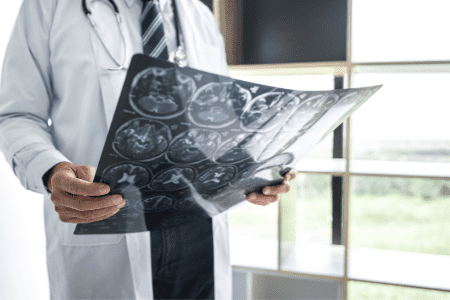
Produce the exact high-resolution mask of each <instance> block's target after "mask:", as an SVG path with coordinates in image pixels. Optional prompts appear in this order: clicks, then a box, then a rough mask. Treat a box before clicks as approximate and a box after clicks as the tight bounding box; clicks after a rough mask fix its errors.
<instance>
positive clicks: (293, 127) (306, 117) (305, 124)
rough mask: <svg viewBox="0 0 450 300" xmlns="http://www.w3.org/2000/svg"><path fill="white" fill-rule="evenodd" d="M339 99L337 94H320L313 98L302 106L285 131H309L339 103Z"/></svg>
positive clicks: (294, 114) (287, 124) (290, 119)
mask: <svg viewBox="0 0 450 300" xmlns="http://www.w3.org/2000/svg"><path fill="white" fill-rule="evenodd" d="M338 99H339V96H338V95H336V94H330V95H323V94H319V95H314V96H312V97H311V98H309V99H307V100H306V101H304V102H303V103H301V104H300V106H299V107H298V108H297V109H296V111H295V112H294V113H293V114H292V116H291V117H290V118H289V120H288V121H287V123H286V125H285V126H284V127H283V130H287V131H299V130H301V129H308V128H309V127H311V126H312V125H313V124H314V123H315V122H317V120H319V119H320V117H321V116H323V114H325V113H326V112H327V111H328V109H329V108H330V107H331V106H332V105H333V104H334V103H335V102H337V101H338Z"/></svg>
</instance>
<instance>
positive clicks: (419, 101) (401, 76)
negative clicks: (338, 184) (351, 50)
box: [351, 73, 450, 162]
mask: <svg viewBox="0 0 450 300" xmlns="http://www.w3.org/2000/svg"><path fill="white" fill-rule="evenodd" d="M449 81H450V74H449V73H394V74H392V73H390V74H389V73H375V74H374V73H362V74H355V75H354V77H353V87H362V86H369V85H376V84H384V86H383V87H382V88H381V90H380V91H378V93H377V94H376V95H374V96H373V97H372V98H371V99H369V101H367V102H366V103H365V104H364V105H363V106H361V107H360V108H359V109H358V110H357V111H356V112H355V113H354V114H353V115H352V148H351V158H352V159H365V160H391V161H417V162H450V130H448V128H449V127H450V121H449V119H448V112H449V111H450V95H449V93H448V88H447V86H448V82H449Z"/></svg>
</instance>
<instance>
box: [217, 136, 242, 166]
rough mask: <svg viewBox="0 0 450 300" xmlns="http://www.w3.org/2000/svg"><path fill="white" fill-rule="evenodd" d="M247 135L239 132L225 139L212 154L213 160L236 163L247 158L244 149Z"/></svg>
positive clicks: (222, 162)
mask: <svg viewBox="0 0 450 300" xmlns="http://www.w3.org/2000/svg"><path fill="white" fill-rule="evenodd" d="M246 137H247V135H245V134H239V135H237V136H235V137H233V138H231V139H229V140H227V141H225V142H224V143H223V144H222V145H220V147H219V148H218V149H217V151H216V153H215V154H214V161H215V162H217V163H221V164H229V163H237V162H240V161H242V160H245V159H247V158H249V157H250V156H249V154H248V153H247V150H246V149H245V139H246Z"/></svg>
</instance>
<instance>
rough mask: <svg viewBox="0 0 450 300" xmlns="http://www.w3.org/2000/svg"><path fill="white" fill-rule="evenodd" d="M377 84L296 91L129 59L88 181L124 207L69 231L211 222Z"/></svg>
mask: <svg viewBox="0 0 450 300" xmlns="http://www.w3.org/2000/svg"><path fill="white" fill-rule="evenodd" d="M380 88H381V85H380V86H372V87H364V88H356V89H340V90H331V91H297V90H288V89H282V88H276V87H271V86H266V85H261V84H256V83H252V82H246V81H242V80H237V79H233V78H230V77H226V76H220V75H216V74H212V73H207V72H203V71H200V70H196V69H192V68H188V67H185V68H181V67H179V66H178V65H176V64H172V63H170V62H166V61H162V60H159V59H155V58H151V57H147V56H144V55H142V54H136V55H135V56H133V59H132V61H131V64H130V68H129V71H128V74H127V76H126V79H125V83H124V86H123V88H122V93H121V95H120V98H119V100H118V103H117V106H116V110H115V113H114V117H113V119H112V122H111V124H110V128H109V132H108V135H107V138H106V141H105V144H104V147H103V152H102V154H101V157H100V161H99V164H98V167H97V172H96V175H95V178H94V182H101V183H105V184H108V185H109V186H110V188H111V191H110V194H120V195H122V197H123V198H124V199H125V200H126V205H125V206H124V207H123V208H122V209H120V211H119V212H118V213H117V214H115V215H114V216H112V217H110V218H108V219H105V220H101V221H97V222H92V223H87V224H78V225H77V226H76V229H75V232H74V234H117V233H130V232H143V231H150V230H155V229H159V228H163V227H170V226H175V225H180V224H183V223H186V222H195V221H196V220H199V219H200V218H211V217H213V216H216V215H218V214H220V213H222V212H224V211H226V210H228V209H230V208H231V207H234V206H236V205H238V204H240V203H242V202H243V201H246V196H247V195H248V194H249V193H251V192H254V191H256V192H261V190H262V188H263V187H264V186H268V185H277V184H280V183H281V182H282V180H283V176H284V175H285V174H286V173H287V172H288V171H289V170H290V169H292V168H294V166H295V165H296V164H297V163H298V162H299V160H300V159H301V158H303V157H305V156H306V155H307V154H308V152H309V151H311V150H312V149H313V148H314V146H316V145H317V144H318V143H319V142H320V141H321V140H322V139H323V138H324V137H325V136H326V135H328V134H329V133H330V132H331V131H333V130H334V129H335V128H336V127H337V126H338V125H339V124H341V123H342V122H343V121H344V120H345V119H346V118H347V117H348V116H350V115H351V114H352V113H353V112H354V111H355V110H356V109H357V108H358V107H359V106H361V105H362V104H363V103H364V102H365V101H366V100H367V99H369V98H370V97H371V96H372V95H373V94H374V93H375V92H376V91H378V90H379V89H380Z"/></svg>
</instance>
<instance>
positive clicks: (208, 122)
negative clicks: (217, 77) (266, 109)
mask: <svg viewBox="0 0 450 300" xmlns="http://www.w3.org/2000/svg"><path fill="white" fill-rule="evenodd" d="M251 97H252V94H251V93H250V91H249V90H247V89H245V88H243V87H241V86H240V85H239V84H234V83H218V82H211V83H209V84H206V85H205V86H203V87H201V88H200V89H198V91H197V92H196V93H195V94H194V96H193V97H192V102H191V103H190V105H189V108H188V116H189V118H190V120H191V121H192V122H193V123H194V124H196V125H198V126H204V127H209V128H221V127H226V126H229V125H231V124H232V123H233V122H235V121H236V120H237V119H238V118H239V115H240V111H241V110H242V108H243V107H244V106H245V105H246V103H247V102H248V101H250V100H251Z"/></svg>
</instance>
